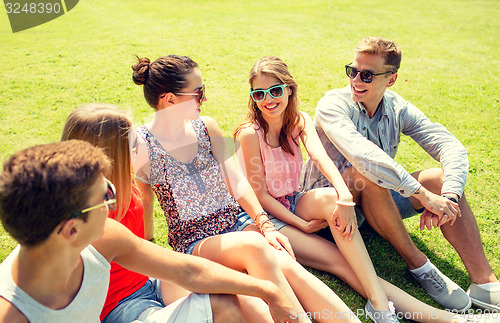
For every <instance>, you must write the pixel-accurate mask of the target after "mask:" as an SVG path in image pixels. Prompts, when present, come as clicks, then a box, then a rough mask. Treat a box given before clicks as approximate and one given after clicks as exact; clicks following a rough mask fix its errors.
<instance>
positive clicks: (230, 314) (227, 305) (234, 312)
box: [210, 294, 243, 323]
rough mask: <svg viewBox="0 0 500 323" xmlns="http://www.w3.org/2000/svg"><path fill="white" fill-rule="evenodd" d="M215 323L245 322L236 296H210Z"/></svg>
mask: <svg viewBox="0 0 500 323" xmlns="http://www.w3.org/2000/svg"><path fill="white" fill-rule="evenodd" d="M210 304H211V305H212V316H213V319H214V323H226V322H236V323H237V322H243V313H242V309H241V306H240V303H239V301H238V298H237V297H236V295H223V294H220V295H210Z"/></svg>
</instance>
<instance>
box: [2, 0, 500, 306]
mask: <svg viewBox="0 0 500 323" xmlns="http://www.w3.org/2000/svg"><path fill="white" fill-rule="evenodd" d="M499 16H500V5H499V2H498V1H495V0H482V1H481V0H479V1H465V0H453V1H452V0H443V1H433V2H431V3H430V2H428V1H423V0H416V1H409V0H404V1H387V0H381V1H359V2H353V1H346V0H339V1H329V0H321V1H320V0H313V1H288V2H282V1H276V0H273V1H262V0H255V1H251V2H248V1H227V0H220V1H216V0H209V1H200V0H198V1H196V0H188V1H169V0H165V1H160V0H146V1H133V0H121V1H118V0H109V1H92V0H89V1H80V2H79V4H78V6H76V7H75V8H74V9H73V10H71V11H70V12H68V13H67V14H65V15H64V16H62V17H60V18H58V19H55V20H53V21H51V22H49V23H46V24H44V25H41V26H38V27H35V28H32V29H29V30H26V31H22V32H19V33H16V34H13V33H12V32H11V29H10V26H9V22H8V18H7V15H6V14H5V12H3V11H2V13H0V43H1V48H2V49H1V52H2V59H3V62H4V63H3V64H2V69H0V78H1V79H2V80H3V82H2V83H1V84H0V93H1V96H0V124H1V128H0V160H4V159H5V158H6V157H7V156H9V155H10V154H12V153H14V152H15V151H17V150H19V149H21V148H25V147H28V146H31V145H34V144H39V143H46V142H50V141H56V140H58V139H59V136H60V132H61V130H62V125H63V123H64V120H65V118H66V116H67V115H68V113H69V111H71V110H73V109H74V108H75V107H77V106H78V105H80V104H83V103H89V102H107V103H113V104H117V105H119V106H121V107H122V108H125V109H130V110H132V112H133V114H134V116H135V122H136V123H138V124H140V123H143V121H144V120H145V118H147V117H148V116H150V115H151V114H152V112H153V111H152V110H151V108H150V107H149V106H148V105H147V104H146V103H145V101H144V99H143V96H142V89H141V88H140V87H138V86H136V85H135V84H133V82H132V80H131V69H130V66H131V65H132V64H133V63H134V61H135V58H134V55H135V54H137V55H139V56H140V57H142V56H147V57H149V58H150V59H152V60H154V59H156V58H158V57H159V56H162V55H166V54H171V53H175V54H181V55H189V56H190V57H192V58H193V59H194V60H195V61H196V62H198V64H199V65H200V70H201V72H202V73H203V78H204V82H205V84H206V87H207V91H208V101H207V102H206V103H205V104H204V105H203V107H202V108H203V110H202V114H204V115H210V116H212V117H214V118H215V119H216V120H217V121H218V122H219V125H220V126H221V128H222V130H223V132H224V133H225V134H226V135H227V136H229V137H230V136H231V134H232V131H233V129H234V128H235V126H236V125H238V124H239V123H240V122H242V121H243V119H244V117H245V115H246V106H247V100H248V90H249V86H248V83H247V77H248V72H249V70H250V68H251V66H252V64H253V63H254V62H255V61H256V60H257V59H259V58H260V57H262V56H264V55H275V56H279V57H281V58H282V59H284V60H285V61H286V62H287V63H288V65H289V67H290V70H291V72H292V74H293V75H294V77H295V78H296V80H297V81H298V83H299V99H300V100H301V109H302V110H304V111H306V112H308V113H309V114H310V115H311V116H313V115H314V109H315V105H316V102H317V101H318V100H319V99H320V98H321V97H322V95H323V93H324V92H325V91H327V90H328V89H331V88H338V87H343V86H345V85H346V84H347V78H346V77H345V75H344V71H343V65H344V64H346V63H349V62H350V61H351V60H352V56H353V49H354V47H355V46H356V45H357V44H358V42H359V41H360V40H361V38H362V37H363V36H370V35H380V36H384V37H386V38H390V39H393V40H395V41H396V42H397V43H398V44H399V45H400V46H401V47H402V49H403V62H402V68H401V70H400V73H399V80H398V82H397V83H396V85H395V86H394V88H393V89H394V90H395V91H396V92H398V93H399V94H401V95H402V96H403V97H405V98H406V99H407V100H409V101H411V102H412V103H414V104H415V105H416V106H417V107H419V108H420V109H421V110H422V111H424V112H425V113H426V114H427V115H428V116H429V117H430V118H431V119H432V120H434V121H436V122H439V123H441V124H443V125H445V126H446V127H447V128H448V129H449V130H450V131H451V132H452V133H453V134H454V135H455V136H457V138H459V139H460V140H461V141H462V142H463V144H464V145H465V147H466V148H467V150H468V152H469V162H470V172H469V182H468V185H467V193H468V199H469V202H470V204H471V206H472V208H473V210H474V211H475V214H476V216H477V218H478V222H479V225H480V228H481V234H482V238H483V242H484V246H485V249H486V253H487V256H488V259H489V260H490V262H491V265H492V267H493V269H494V271H495V272H496V273H497V275H498V274H500V262H499V259H500V251H499V247H498V236H499V232H498V231H499V219H498V214H499V211H500V208H499V206H498V205H499V203H498V201H499V199H500V196H499V193H498V192H499V190H500V184H499V183H500V151H499V148H498V147H499V146H500V136H499V134H500V122H499V121H500V120H499V112H500V104H499V100H500V94H499V88H498V81H499V79H498V75H500V67H499V66H500V64H498V63H499V52H498V46H497V41H498V36H499V34H498V30H500V21H499V20H498V19H497V18H498V17H499ZM398 161H399V162H400V163H402V164H403V165H404V166H405V167H406V168H407V169H408V170H409V171H416V170H419V169H423V168H428V167H436V165H438V164H437V163H436V162H435V161H433V160H431V158H430V157H429V156H427V155H426V154H425V153H424V152H423V151H422V150H421V149H420V147H418V146H417V145H416V144H415V143H414V142H412V141H411V140H408V138H404V139H403V141H402V143H401V146H400V149H399V155H398ZM156 217H157V222H156V226H157V238H156V242H157V243H159V244H162V245H166V244H167V239H166V235H167V233H166V232H167V230H166V226H165V221H164V220H163V218H162V217H163V215H162V214H161V211H160V209H159V208H157V209H156ZM405 224H406V225H407V227H408V229H409V231H410V233H411V235H412V237H413V238H414V240H415V241H416V243H417V244H418V246H419V247H420V248H422V249H423V250H424V251H425V252H426V254H427V255H429V257H430V258H431V260H432V261H433V262H434V263H436V264H437V265H438V266H440V267H441V269H442V271H443V272H445V273H446V274H448V275H449V276H450V277H452V278H453V279H455V280H456V281H457V282H458V283H459V284H460V285H461V286H462V287H464V288H466V287H467V286H468V284H469V282H470V281H469V278H468V276H467V274H466V271H465V269H464V266H463V264H462V262H461V261H460V258H459V257H458V255H457V254H456V252H455V251H454V250H453V249H452V248H451V247H450V246H449V244H448V243H447V242H446V241H445V239H444V238H443V237H442V235H441V234H440V233H439V232H438V231H437V230H433V232H431V233H428V232H420V231H419V230H418V219H417V218H414V219H410V220H406V221H405ZM363 233H364V236H365V240H366V243H367V246H368V248H369V250H370V253H371V254H372V257H373V258H374V262H375V267H376V269H377V271H378V273H379V274H380V275H381V276H383V277H384V278H386V279H388V280H390V281H391V282H393V283H394V284H396V285H398V286H400V287H401V288H403V289H405V290H407V291H408V292H410V293H411V294H413V295H416V296H417V297H419V298H421V299H423V300H424V301H427V302H430V300H429V298H428V297H427V296H426V295H425V293H423V292H422V290H421V288H420V287H418V286H417V285H416V283H414V282H413V281H412V280H411V278H410V277H409V275H408V273H407V270H406V268H405V266H404V263H403V262H402V260H401V259H400V258H399V257H398V256H397V255H396V253H395V252H394V251H393V250H392V248H391V247H390V246H388V245H387V243H386V242H385V241H383V240H382V239H381V238H380V237H378V236H377V235H376V234H374V233H373V232H363ZM0 239H1V241H0V242H1V247H2V248H1V251H0V259H4V258H5V256H6V255H7V254H8V253H9V252H10V251H11V250H12V248H13V247H14V245H15V244H14V242H13V241H12V239H10V238H9V237H8V235H7V234H6V233H5V232H4V231H3V228H0ZM381 257H383V258H381ZM315 273H317V274H318V275H321V276H322V277H323V279H325V280H326V281H328V282H329V284H330V285H331V286H334V289H335V291H336V292H337V293H338V294H339V295H340V297H341V298H342V299H344V300H345V301H346V302H347V304H348V305H349V306H350V307H351V308H361V307H362V306H364V303H365V302H364V300H363V299H362V298H361V297H358V296H357V294H355V292H353V291H352V289H350V288H349V287H348V286H347V285H345V284H344V283H342V282H340V281H339V280H338V279H336V278H334V277H333V276H332V275H328V274H324V273H320V272H317V271H315Z"/></svg>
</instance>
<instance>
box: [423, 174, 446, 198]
mask: <svg viewBox="0 0 500 323" xmlns="http://www.w3.org/2000/svg"><path fill="white" fill-rule="evenodd" d="M422 175H423V174H422ZM422 175H421V176H419V181H420V184H422V185H423V186H424V187H425V188H426V189H428V190H429V191H431V192H432V193H434V194H438V195H439V194H441V188H442V187H443V181H444V173H443V170H442V169H441V168H433V169H427V170H426V171H425V176H422Z"/></svg>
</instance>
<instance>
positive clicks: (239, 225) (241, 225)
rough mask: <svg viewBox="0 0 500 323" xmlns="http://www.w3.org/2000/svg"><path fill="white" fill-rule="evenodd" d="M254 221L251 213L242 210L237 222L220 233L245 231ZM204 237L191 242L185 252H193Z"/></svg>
mask: <svg viewBox="0 0 500 323" xmlns="http://www.w3.org/2000/svg"><path fill="white" fill-rule="evenodd" d="M252 223H253V220H252V218H251V217H250V215H248V214H247V212H241V213H240V214H238V220H236V223H235V224H234V225H233V226H232V227H230V228H228V229H225V230H224V231H222V232H220V233H219V234H224V233H229V232H238V231H243V229H245V228H246V227H247V226H248V225H250V224H252ZM203 239H206V238H203ZM203 239H198V240H196V241H193V242H191V244H190V245H189V247H188V248H187V249H186V251H185V252H184V253H187V254H192V253H193V250H194V247H196V245H197V244H198V242H200V241H201V240H203Z"/></svg>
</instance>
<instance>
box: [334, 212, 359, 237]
mask: <svg viewBox="0 0 500 323" xmlns="http://www.w3.org/2000/svg"><path fill="white" fill-rule="evenodd" d="M332 223H333V224H334V227H335V229H337V231H339V232H340V233H341V239H344V237H347V238H348V239H349V240H351V239H352V235H353V234H354V232H355V231H356V229H357V227H358V223H357V220H356V212H355V211H354V207H353V206H345V205H340V204H337V207H336V208H335V210H334V211H333V213H332Z"/></svg>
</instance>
